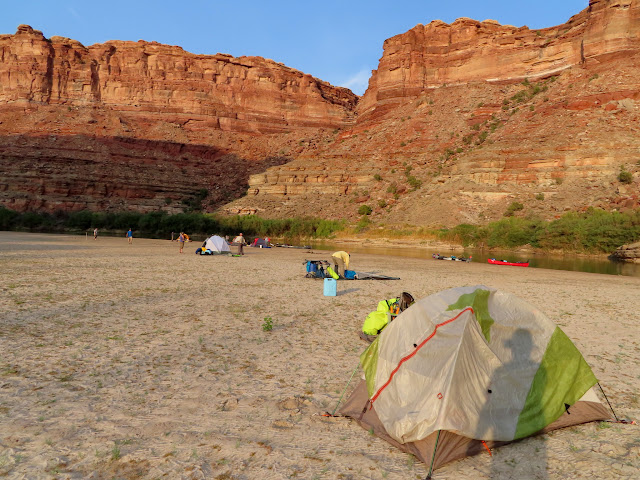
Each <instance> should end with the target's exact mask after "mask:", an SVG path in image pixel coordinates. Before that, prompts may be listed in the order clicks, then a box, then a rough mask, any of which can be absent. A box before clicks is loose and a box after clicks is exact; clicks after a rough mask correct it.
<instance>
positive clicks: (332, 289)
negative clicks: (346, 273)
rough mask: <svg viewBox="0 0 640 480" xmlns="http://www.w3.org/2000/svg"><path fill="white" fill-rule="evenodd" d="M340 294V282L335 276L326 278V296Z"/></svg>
mask: <svg viewBox="0 0 640 480" xmlns="http://www.w3.org/2000/svg"><path fill="white" fill-rule="evenodd" d="M337 294H338V282H336V281H335V280H334V279H333V278H325V279H324V296H325V297H335V296H336V295H337Z"/></svg>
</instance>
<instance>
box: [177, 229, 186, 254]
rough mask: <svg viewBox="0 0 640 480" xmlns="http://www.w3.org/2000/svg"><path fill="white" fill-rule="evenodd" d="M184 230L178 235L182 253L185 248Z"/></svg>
mask: <svg viewBox="0 0 640 480" xmlns="http://www.w3.org/2000/svg"><path fill="white" fill-rule="evenodd" d="M184 237H185V235H184V232H180V235H178V245H180V253H182V249H183V248H184Z"/></svg>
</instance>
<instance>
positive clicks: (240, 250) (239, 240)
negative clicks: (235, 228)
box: [233, 233, 247, 255]
mask: <svg viewBox="0 0 640 480" xmlns="http://www.w3.org/2000/svg"><path fill="white" fill-rule="evenodd" d="M233 243H235V244H236V245H238V254H239V255H244V246H245V245H246V244H247V241H246V240H245V239H244V236H243V235H242V233H240V235H238V236H237V237H236V238H234V239H233Z"/></svg>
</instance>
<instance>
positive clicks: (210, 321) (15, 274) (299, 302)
mask: <svg viewBox="0 0 640 480" xmlns="http://www.w3.org/2000/svg"><path fill="white" fill-rule="evenodd" d="M198 246H199V244H198V243H196V242H193V243H189V244H187V245H186V246H185V253H184V254H182V255H181V254H179V253H178V249H179V247H178V244H177V243H176V242H170V241H167V240H147V239H138V238H134V240H133V244H132V245H128V244H127V240H126V239H125V238H124V237H123V238H109V237H98V240H96V241H94V240H93V239H92V238H91V237H89V238H88V239H87V238H85V237H84V236H64V235H36V234H20V233H10V232H0V274H1V276H0V477H2V478H10V479H51V478H57V479H86V478H89V479H114V478H117V479H156V478H167V479H286V478H304V479H316V478H317V479H323V478H326V479H385V478H387V479H409V478H415V479H421V478H424V477H425V476H426V475H427V472H428V466H426V465H423V464H422V463H420V462H417V461H416V460H415V458H414V457H412V456H410V455H407V454H404V453H402V452H400V451H399V450H397V449H395V448H393V447H391V446H390V445H389V444H387V443H385V442H384V441H382V440H380V439H378V438H377V437H374V436H372V435H371V434H369V433H368V432H367V431H366V430H364V429H362V428H361V427H359V426H358V425H357V424H356V423H355V422H354V421H352V420H350V419H347V418H340V417H338V418H329V417H323V416H321V415H318V414H320V413H322V412H324V411H329V412H331V411H333V410H334V408H335V407H336V404H337V402H338V399H339V398H340V395H341V393H342V391H343V389H344V388H345V386H346V384H347V382H348V380H349V377H350V376H351V373H352V372H353V370H354V368H355V367H356V365H357V364H358V359H359V355H360V353H361V352H362V351H363V350H364V349H365V348H366V346H367V344H366V343H364V342H363V341H362V340H360V339H359V338H358V331H359V329H360V327H361V325H362V322H363V320H364V318H365V316H366V315H367V313H368V312H370V311H371V310H374V309H375V307H376V304H377V302H378V301H379V300H381V299H383V298H389V297H392V296H396V295H397V294H399V293H400V292H402V291H408V292H410V293H412V294H413V295H414V296H415V297H416V298H422V297H424V296H427V295H430V294H432V293H435V292H438V291H440V290H443V289H447V288H451V287H457V286H464V285H478V284H484V285H488V286H492V287H495V288H498V289H503V290H505V291H508V292H510V293H514V294H516V295H518V296H520V297H522V298H523V299H525V300H527V301H528V302H530V303H531V304H533V305H534V306H537V307H538V308H540V309H541V310H543V311H544V312H545V313H546V314H547V315H548V316H549V317H550V318H551V319H552V320H553V321H554V322H556V323H557V324H559V325H560V326H561V327H562V328H563V330H564V331H565V332H566V333H567V335H568V336H569V337H570V338H571V339H572V340H573V341H574V343H575V344H576V346H577V347H578V348H579V349H580V351H581V352H582V353H583V355H584V357H585V359H586V360H587V362H588V363H589V364H590V365H591V367H592V369H593V371H594V373H595V374H596V376H597V377H598V379H599V380H600V383H601V385H602V387H603V388H604V389H605V392H606V393H607V396H608V398H609V400H610V402H611V404H612V405H613V408H614V410H615V412H616V414H617V416H618V417H620V418H628V419H633V420H637V419H638V418H640V389H639V386H640V329H639V326H640V313H639V311H640V308H639V307H640V300H639V296H638V294H639V292H640V278H638V277H624V276H607V275H599V274H589V273H578V272H564V271H558V270H544V269H532V268H529V269H523V268H517V267H501V266H500V267H497V266H492V265H488V264H480V263H458V262H442V261H435V260H423V259H412V258H399V257H389V256H381V255H366V254H354V255H353V256H352V264H353V265H352V266H353V268H354V269H355V270H361V271H367V272H378V273H382V274H385V275H390V276H397V277H400V278H401V280H398V281H365V280H361V281H350V282H348V281H341V282H339V283H338V296H336V297H325V296H324V295H323V285H322V282H321V281H320V280H312V279H306V278H304V274H305V268H304V265H303V261H304V260H305V259H316V260H320V259H327V260H328V259H329V257H330V252H323V251H313V252H309V251H305V250H296V249H284V248H271V249H256V248H246V249H245V252H246V255H245V256H243V257H227V256H206V257H204V256H202V257H201V256H198V255H194V254H193V252H194V251H195V249H196V248H197V247H198ZM267 323H272V325H273V328H272V330H270V331H265V329H264V328H263V326H264V325H265V324H267ZM359 375H360V373H358V374H356V378H355V379H354V381H353V382H352V384H351V386H350V387H349V390H351V389H352V388H353V387H354V386H355V383H356V380H357V377H359ZM639 472H640V427H639V426H637V425H621V424H595V423H592V424H587V425H582V426H577V427H572V428H569V429H565V430H560V431H556V432H553V433H552V434H550V435H545V436H538V437H533V438H529V439H526V440H524V441H521V442H518V443H515V444H511V445H508V446H505V447H502V448H499V449H495V450H494V452H493V456H489V455H488V454H482V455H479V456H476V457H472V458H467V459H464V460H461V461H457V462H453V463H450V464H448V465H446V466H444V467H443V468H441V469H439V470H437V471H436V472H435V476H434V478H435V479H461V478H474V479H485V478H500V479H512V478H513V479H515V478H519V479H527V478H549V479H556V478H558V479H560V478H562V479H593V478H603V479H604V478H606V479H619V478H638V477H640V473H639Z"/></svg>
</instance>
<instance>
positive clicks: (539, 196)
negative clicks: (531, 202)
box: [536, 193, 544, 200]
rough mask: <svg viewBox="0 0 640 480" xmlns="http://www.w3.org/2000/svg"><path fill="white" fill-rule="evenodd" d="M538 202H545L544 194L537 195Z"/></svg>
mask: <svg viewBox="0 0 640 480" xmlns="http://www.w3.org/2000/svg"><path fill="white" fill-rule="evenodd" d="M536 200H544V193H538V194H536Z"/></svg>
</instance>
